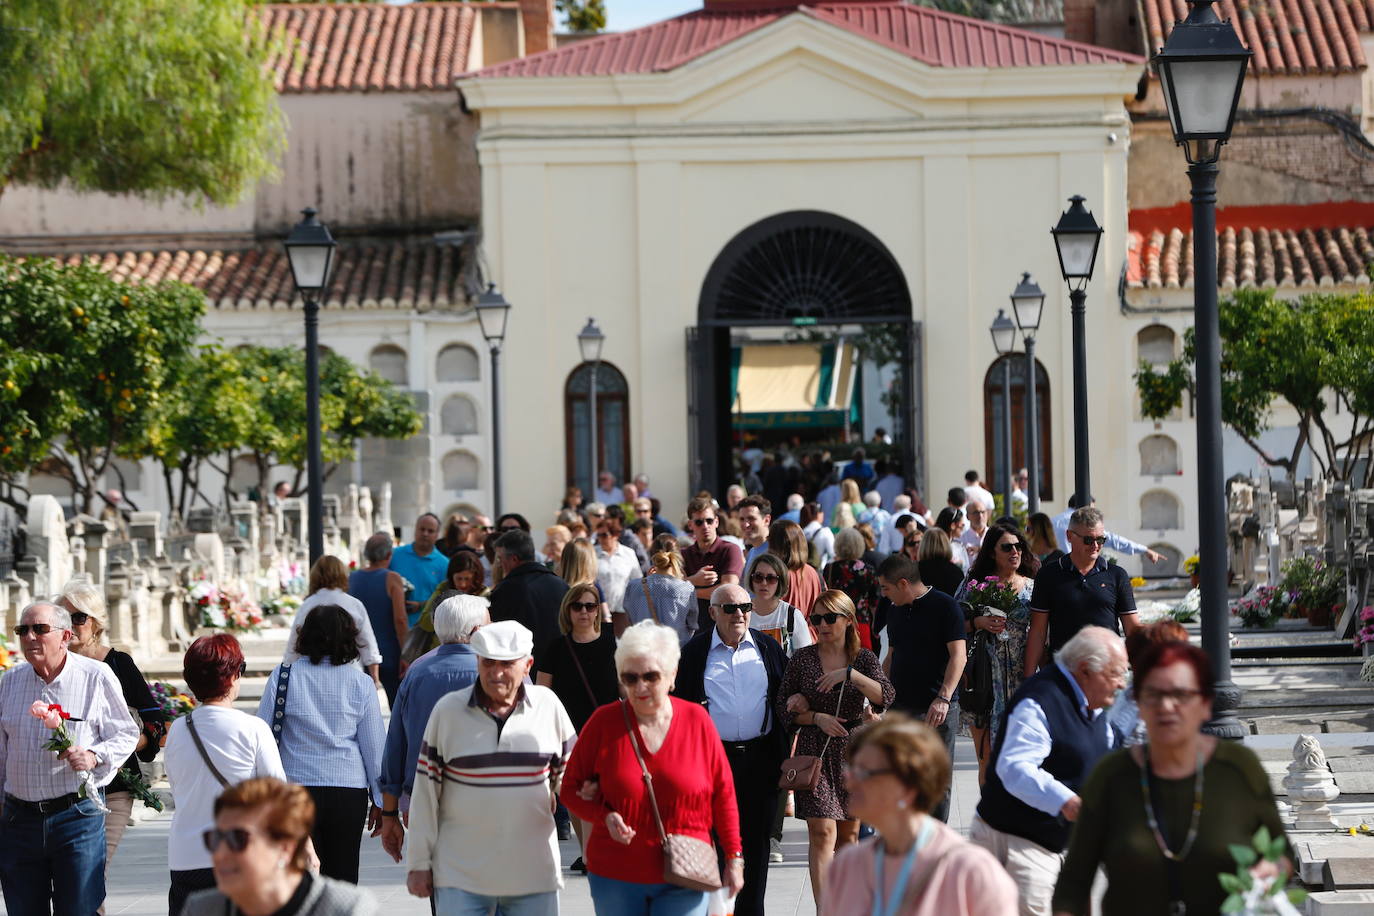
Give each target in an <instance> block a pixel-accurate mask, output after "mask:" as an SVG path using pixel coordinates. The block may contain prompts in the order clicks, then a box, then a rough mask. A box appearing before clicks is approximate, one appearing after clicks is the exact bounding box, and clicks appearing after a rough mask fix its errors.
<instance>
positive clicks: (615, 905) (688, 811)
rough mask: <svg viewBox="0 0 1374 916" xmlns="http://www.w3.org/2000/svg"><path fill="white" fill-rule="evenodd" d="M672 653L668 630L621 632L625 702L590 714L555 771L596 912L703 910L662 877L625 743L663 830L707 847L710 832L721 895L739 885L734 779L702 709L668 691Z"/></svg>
mask: <svg viewBox="0 0 1374 916" xmlns="http://www.w3.org/2000/svg"><path fill="white" fill-rule="evenodd" d="M678 656H679V651H678V639H677V633H676V632H675V631H674V630H673V629H672V628H670V627H665V626H660V625H659V624H656V623H654V622H653V621H652V620H643V621H640V622H639V623H637V624H635V625H634V626H632V627H630V628H629V629H627V630H626V631H625V633H624V635H623V636H621V638H620V644H619V645H618V646H617V647H616V650H615V666H616V671H617V673H618V674H619V676H620V683H621V684H622V685H623V687H624V691H625V696H626V697H627V699H628V701H629V702H628V704H625V703H622V702H616V703H609V704H607V705H605V706H602V707H600V708H599V709H597V710H596V712H594V713H592V717H591V718H590V719H588V720H587V724H586V726H585V727H584V728H583V729H582V733H581V734H580V735H578V738H577V744H576V745H574V746H573V752H572V757H571V759H569V761H568V766H567V769H566V770H565V771H564V773H563V791H562V795H561V797H562V800H563V804H565V805H567V807H568V810H570V811H572V812H573V813H574V814H576V815H577V816H578V817H580V818H582V819H583V820H584V821H588V822H589V823H591V825H592V831H591V836H590V837H589V838H588V839H587V849H586V856H585V858H586V864H587V872H588V875H587V880H588V882H589V883H590V884H591V891H592V902H593V903H594V904H595V906H596V912H597V914H598V916H705V914H706V908H707V899H706V894H705V893H704V892H702V891H694V890H690V889H688V888H685V887H678V886H676V885H673V884H668V883H666V882H664V880H663V843H662V841H661V840H660V839H659V836H658V828H657V826H655V824H654V814H653V809H652V808H651V806H650V803H649V793H648V790H647V789H646V788H645V786H644V777H643V775H642V773H641V771H640V768H639V761H638V759H637V758H636V757H635V749H634V747H632V746H631V744H630V742H631V740H634V741H636V742H638V745H639V751H640V753H641V754H642V755H643V756H644V764H645V766H646V767H648V769H649V775H650V776H651V777H652V778H653V783H654V795H655V797H656V798H657V799H658V809H659V813H660V815H661V816H662V818H663V828H664V830H665V831H667V832H668V833H676V834H682V835H685V836H691V837H695V838H697V839H700V840H705V841H706V842H708V843H709V842H711V831H712V830H714V831H715V832H716V835H717V836H719V837H720V841H721V844H722V845H723V846H724V852H725V861H726V865H725V874H724V876H723V877H724V882H725V888H726V891H727V893H729V894H730V895H731V896H733V895H735V894H737V893H739V889H740V887H741V886H743V884H744V859H743V858H742V851H741V846H740V834H739V812H738V809H737V808H736V807H735V785H734V781H733V780H732V779H731V777H730V764H729V761H727V760H726V758H725V749H724V748H723V747H722V746H721V743H720V735H719V734H718V733H717V732H716V727H715V725H714V724H713V723H712V722H711V717H710V715H709V714H707V712H706V710H704V709H702V708H701V707H700V706H698V705H696V704H695V703H687V702H684V701H682V700H679V699H677V698H676V697H671V696H669V695H668V694H669V691H670V690H672V687H673V681H674V679H675V678H676V677H677V663H678ZM626 712H628V713H629V720H630V723H631V725H633V727H634V735H633V738H632V736H631V734H630V731H629V728H628V727H627V726H626V721H625V719H626V717H625V713H626ZM587 782H592V783H596V784H597V785H598V787H599V789H598V792H597V794H596V796H595V798H594V799H592V800H588V799H586V798H584V797H583V795H582V794H581V793H580V792H579V789H580V788H581V787H582V785H583V784H584V783H587Z"/></svg>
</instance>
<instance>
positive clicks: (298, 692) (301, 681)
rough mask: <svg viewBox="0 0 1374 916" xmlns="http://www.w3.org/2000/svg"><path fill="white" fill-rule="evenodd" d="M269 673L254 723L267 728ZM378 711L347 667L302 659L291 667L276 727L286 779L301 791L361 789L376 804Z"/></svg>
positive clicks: (368, 684) (371, 692)
mask: <svg viewBox="0 0 1374 916" xmlns="http://www.w3.org/2000/svg"><path fill="white" fill-rule="evenodd" d="M280 673H281V665H278V666H277V667H276V668H274V669H272V673H271V675H269V676H268V678H267V685H266V686H265V687H264V688H263V690H262V700H261V701H259V703H258V718H259V719H262V720H263V721H264V722H266V723H267V724H268V725H271V724H272V711H273V708H274V707H275V705H276V700H277V677H278V675H279V674H280ZM385 737H386V736H385V732H384V730H383V729H382V708H381V706H379V705H378V703H377V688H376V687H375V686H374V685H373V683H372V678H370V677H368V676H367V675H366V674H364V673H363V672H362V671H360V670H358V669H357V668H355V667H354V666H352V665H333V664H330V662H329V659H322V660H321V661H320V663H319V664H318V665H316V664H312V663H311V661H310V659H308V658H302V659H301V660H300V661H298V662H295V663H294V664H292V666H291V683H290V685H289V687H288V688H287V691H286V718H285V719H284V720H283V722H282V732H281V742H280V750H281V763H282V769H283V770H285V771H286V778H287V779H288V780H290V781H291V782H294V783H296V784H297V785H302V786H335V787H338V788H341V789H367V794H368V795H370V796H372V799H373V802H374V803H375V804H377V805H381V803H382V796H381V792H380V785H379V782H378V779H379V776H380V775H381V768H382V745H383V742H384V740H385Z"/></svg>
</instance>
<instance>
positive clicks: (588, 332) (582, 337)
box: [577, 316, 606, 502]
mask: <svg viewBox="0 0 1374 916" xmlns="http://www.w3.org/2000/svg"><path fill="white" fill-rule="evenodd" d="M605 342H606V335H605V334H602V333H601V329H600V328H598V327H597V326H596V321H595V320H594V319H593V318H591V317H590V316H589V317H588V318H587V326H586V327H584V328H583V329H582V330H581V331H578V332H577V348H578V350H579V351H581V353H582V362H584V363H590V364H591V367H592V369H591V378H590V379H589V380H588V381H590V382H591V384H590V385H589V386H588V387H587V407H588V430H587V437H588V438H589V439H590V440H591V443H592V466H591V469H590V473H591V475H592V477H591V486H590V487H589V488H588V490H587V496H588V497H590V498H589V499H588V500H587V502H591V501H592V500H593V499H595V498H596V478H597V474H598V473H599V471H600V469H599V468H598V467H597V466H596V459H597V454H596V452H597V441H596V440H597V429H596V370H597V368H598V367H600V365H601V346H602V344H604V343H605Z"/></svg>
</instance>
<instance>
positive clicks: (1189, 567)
mask: <svg viewBox="0 0 1374 916" xmlns="http://www.w3.org/2000/svg"><path fill="white" fill-rule="evenodd" d="M1201 567H1202V557H1200V556H1198V555H1197V554H1193V555H1192V556H1191V557H1189V558H1188V559H1186V560H1184V561H1183V571H1184V572H1186V573H1187V574H1188V578H1189V579H1190V580H1192V583H1193V588H1197V586H1198V570H1199V569H1200V568H1201Z"/></svg>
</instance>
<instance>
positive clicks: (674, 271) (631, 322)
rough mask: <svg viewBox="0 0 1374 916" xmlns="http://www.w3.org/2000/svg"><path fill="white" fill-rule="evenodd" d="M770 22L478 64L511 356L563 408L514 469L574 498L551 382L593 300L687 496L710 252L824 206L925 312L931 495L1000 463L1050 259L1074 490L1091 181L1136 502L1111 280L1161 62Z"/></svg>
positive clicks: (1114, 456) (1102, 301)
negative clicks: (1058, 227)
mask: <svg viewBox="0 0 1374 916" xmlns="http://www.w3.org/2000/svg"><path fill="white" fill-rule="evenodd" d="M761 31H762V32H764V33H766V34H763V35H759V34H758V33H756V34H755V35H754V36H751V38H749V39H745V40H742V41H740V42H736V43H735V45H732V46H729V47H728V48H727V49H725V50H724V51H721V52H716V53H715V54H712V55H709V56H708V57H707V58H705V59H703V60H701V61H698V62H696V63H695V64H693V65H690V66H689V67H687V68H683V70H684V71H688V72H682V71H675V72H673V73H668V74H659V75H654V76H650V77H626V78H619V79H614V78H613V79H607V80H589V79H582V80H501V81H496V80H492V81H481V80H478V81H472V82H467V83H464V84H462V85H461V87H460V88H461V89H462V90H463V92H464V93H465V95H466V97H467V100H468V104H469V105H470V106H471V107H472V108H473V109H474V110H478V111H479V112H480V115H481V118H482V124H483V132H482V135H481V139H480V141H479V150H480V155H481V162H482V169H483V198H484V201H483V202H484V216H483V220H484V226H485V230H486V233H487V235H486V254H487V258H488V260H489V262H490V264H491V266H492V269H493V272H494V275H495V277H496V278H497V279H498V281H499V282H501V283H502V286H503V289H504V291H505V293H506V296H507V298H508V299H510V301H511V302H512V303H514V306H515V309H514V310H513V311H512V315H511V330H510V332H509V334H508V336H507V347H506V353H507V355H508V362H507V365H508V367H509V369H508V371H509V372H510V373H518V377H519V379H520V380H521V382H522V384H511V385H509V386H508V387H507V389H506V390H507V395H506V398H505V404H504V410H505V411H506V415H509V416H514V417H524V416H544V417H546V418H547V419H546V420H545V423H544V424H542V425H541V427H540V428H534V429H528V430H515V429H512V431H511V433H510V435H509V437H508V438H507V440H506V441H507V447H506V453H507V454H508V455H510V459H509V470H508V479H509V480H512V481H517V480H518V481H521V482H522V485H523V487H524V490H523V494H524V495H523V500H524V503H525V505H526V506H527V508H529V509H530V511H531V512H534V513H536V514H537V513H538V512H539V511H540V510H541V509H543V508H545V507H550V506H555V505H557V500H558V498H559V495H560V492H561V488H562V485H563V480H564V473H565V468H564V466H563V465H564V463H563V460H562V454H561V442H562V426H561V410H558V412H557V413H556V414H550V413H549V407H550V404H551V401H550V396H551V395H554V394H557V393H559V392H561V389H562V384H563V382H564V380H565V379H566V377H567V374H568V373H569V372H571V371H572V369H573V368H574V367H575V366H576V364H577V360H578V355H577V348H576V342H575V335H576V334H577V331H578V330H579V329H580V328H581V326H582V324H583V322H585V320H586V318H587V316H588V315H592V316H595V317H596V319H597V321H598V323H599V325H600V326H601V328H602V329H603V331H604V332H605V333H606V338H607V339H606V349H605V354H604V355H605V358H606V359H608V360H610V361H611V362H614V363H615V364H616V365H617V366H618V367H619V368H620V369H621V370H622V371H623V372H624V373H625V375H626V377H627V378H628V380H629V382H630V389H631V411H632V414H631V415H632V422H633V428H632V437H633V439H632V442H633V444H632V455H633V464H634V466H635V469H636V470H643V471H646V472H647V473H648V474H649V475H650V477H651V478H652V480H653V485H654V491H655V493H656V494H657V495H659V496H660V497H661V498H662V499H663V500H664V505H665V508H666V509H667V511H669V512H670V513H673V514H676V513H678V512H680V511H681V510H682V508H683V506H684V504H685V497H686V495H687V494H686V489H687V486H688V472H689V457H690V456H689V455H688V431H687V397H686V393H685V385H686V364H685V347H684V329H685V328H687V327H688V326H691V325H694V324H695V323H696V318H697V306H698V297H699V295H700V291H701V285H702V282H703V280H704V278H705V275H706V272H707V270H708V269H709V267H710V265H711V263H712V261H713V260H714V259H715V258H716V257H717V255H719V254H720V252H721V250H722V249H723V248H724V246H725V245H726V244H727V243H728V242H729V241H730V239H731V238H732V237H733V236H734V235H735V234H736V233H738V232H740V231H741V230H743V229H745V228H747V227H748V226H750V225H751V224H753V223H755V222H757V221H759V220H761V219H764V218H766V217H768V216H771V215H774V214H777V213H780V212H784V211H790V210H803V209H814V210H823V211H827V212H831V213H835V214H837V215H839V216H842V217H845V218H847V219H850V220H852V221H854V222H856V223H858V224H860V225H862V226H864V227H865V228H866V229H868V230H869V231H870V232H872V233H873V234H874V235H876V236H877V237H878V238H879V239H880V240H881V241H882V242H883V243H884V244H885V245H886V246H887V247H888V248H889V249H890V250H891V251H892V253H893V255H894V256H895V258H896V259H897V261H898V263H899V265H900V266H901V268H902V270H903V271H904V272H905V274H906V278H907V282H908V285H909V287H910V290H911V294H912V299H913V309H914V316H915V317H916V319H918V320H919V321H921V322H922V323H923V325H924V327H925V341H926V352H925V378H924V386H925V390H926V400H925V404H924V408H925V413H924V417H925V428H924V432H925V439H926V456H927V482H926V483H927V485H928V488H929V492H930V493H931V494H932V498H934V495H935V494H938V493H940V492H942V491H943V490H944V489H945V488H947V487H949V486H951V485H952V484H953V483H955V482H957V481H959V480H961V478H962V473H963V471H964V470H965V469H966V468H967V467H970V466H977V465H979V464H981V463H982V456H983V433H982V430H983V418H982V395H981V380H982V378H983V374H984V372H985V371H986V368H987V365H988V364H989V363H990V362H991V361H992V359H993V358H994V354H993V351H992V346H991V341H990V339H989V336H988V333H987V327H988V324H989V323H990V322H991V320H992V318H993V316H994V314H995V311H996V309H997V308H998V307H1000V306H1005V305H1006V304H1007V295H1008V293H1009V292H1010V291H1011V289H1012V287H1013V286H1014V285H1015V283H1016V281H1017V280H1018V279H1019V276H1020V272H1021V271H1022V270H1030V271H1031V272H1032V273H1033V274H1034V275H1035V276H1036V278H1037V279H1039V280H1040V282H1041V284H1042V286H1044V288H1045V290H1046V293H1047V294H1048V298H1047V301H1046V318H1045V322H1044V324H1043V327H1042V331H1041V333H1040V338H1039V347H1038V350H1039V355H1040V358H1041V360H1042V361H1043V362H1044V364H1045V366H1046V368H1047V370H1048V371H1049V374H1050V377H1051V380H1052V384H1053V396H1054V406H1053V429H1054V437H1055V447H1054V453H1055V495H1056V502H1055V503H1054V504H1052V506H1053V505H1062V501H1063V499H1064V498H1065V497H1066V496H1067V490H1068V487H1069V485H1070V481H1071V480H1072V466H1071V461H1070V456H1071V455H1072V434H1071V431H1070V429H1069V425H1068V422H1067V417H1068V416H1069V415H1070V409H1071V400H1070V397H1071V389H1070V384H1069V381H1068V379H1069V373H1070V362H1069V360H1070V357H1071V354H1070V349H1069V324H1068V297H1067V293H1066V291H1064V290H1063V289H1062V288H1061V284H1060V283H1059V281H1058V270H1057V262H1056V259H1055V254H1054V248H1053V245H1052V242H1051V239H1050V235H1049V231H1048V230H1049V227H1050V226H1051V225H1053V223H1054V222H1055V220H1056V219H1057V217H1058V214H1059V212H1060V211H1061V210H1062V209H1063V207H1064V206H1065V205H1066V203H1065V202H1066V199H1067V197H1068V196H1069V195H1070V194H1073V193H1081V194H1084V195H1085V196H1086V197H1087V198H1088V200H1089V205H1090V206H1091V207H1092V209H1093V210H1094V211H1095V212H1096V214H1097V216H1098V219H1099V220H1100V221H1102V222H1103V223H1104V224H1105V225H1106V227H1107V229H1108V232H1107V236H1106V240H1105V242H1104V243H1103V251H1102V253H1101V255H1100V257H1099V277H1100V279H1099V281H1098V283H1097V284H1095V285H1094V287H1093V288H1092V289H1091V290H1090V298H1089V308H1090V313H1091V314H1090V319H1089V323H1088V329H1089V337H1090V344H1089V346H1090V353H1092V354H1093V355H1094V357H1095V358H1094V359H1092V360H1091V361H1092V362H1093V363H1094V365H1092V366H1090V372H1091V373H1092V378H1093V392H1094V396H1093V399H1092V404H1091V421H1092V425H1093V458H1094V461H1095V466H1096V467H1097V468H1098V469H1099V476H1098V477H1097V480H1098V481H1100V483H1096V484H1095V487H1094V488H1095V490H1096V491H1097V495H1098V497H1099V502H1100V503H1101V504H1102V505H1103V506H1104V507H1105V508H1106V510H1107V512H1108V515H1109V518H1111V519H1112V520H1113V521H1115V518H1116V515H1117V513H1116V512H1115V511H1114V508H1113V507H1114V506H1116V505H1121V504H1123V503H1124V499H1125V495H1126V488H1125V485H1124V483H1123V482H1122V481H1121V477H1120V475H1119V474H1118V475H1116V476H1115V478H1113V476H1112V473H1111V472H1112V468H1113V465H1114V464H1117V463H1119V462H1120V461H1121V460H1122V456H1123V455H1124V454H1125V450H1126V446H1127V442H1126V433H1127V426H1128V418H1127V417H1126V416H1124V415H1123V413H1122V409H1121V406H1120V405H1122V404H1125V403H1129V396H1130V392H1129V388H1128V385H1129V377H1128V376H1126V377H1123V376H1122V373H1121V372H1120V371H1119V368H1120V366H1119V364H1116V359H1115V357H1114V356H1111V355H1110V354H1112V353H1114V352H1115V351H1114V347H1113V341H1115V340H1117V339H1119V337H1120V336H1121V335H1122V334H1124V333H1125V332H1124V330H1123V327H1122V324H1123V323H1122V321H1121V319H1120V318H1119V317H1118V314H1117V311H1116V308H1115V302H1114V293H1113V292H1112V291H1113V290H1114V287H1115V278H1116V273H1117V271H1118V270H1119V267H1120V264H1121V263H1122V260H1123V258H1124V237H1125V219H1126V213H1125V164H1126V142H1125V140H1126V137H1127V132H1128V129H1129V125H1128V123H1127V121H1126V118H1125V112H1124V109H1123V108H1122V102H1121V100H1122V98H1124V97H1125V96H1126V95H1127V94H1128V93H1129V91H1130V90H1131V88H1132V87H1133V85H1134V80H1135V78H1136V77H1137V76H1138V74H1137V73H1135V72H1133V68H1130V67H1124V66H1122V67H1109V68H1108V67H1104V68H1073V69H1070V68H1064V69H1051V68H1045V69H1041V70H1038V71H1015V72H992V71H957V70H944V71H940V70H933V69H931V68H928V67H924V66H923V65H921V64H917V63H914V62H912V61H910V60H909V59H907V58H905V57H902V56H900V55H897V54H895V53H891V52H887V51H885V50H884V49H882V48H879V47H877V46H876V45H873V44H871V43H868V42H865V41H863V40H862V39H859V38H857V37H855V36H852V35H850V34H849V33H847V32H843V31H842V30H838V29H833V28H830V27H827V26H823V25H820V24H818V23H816V22H814V21H812V20H810V19H809V18H807V17H805V16H793V17H789V18H788V19H787V20H784V21H783V23H781V24H780V25H779V26H772V27H769V28H768V29H765V30H761ZM1090 71H1091V72H1090ZM1086 87H1091V88H1086ZM617 100H618V101H617ZM1109 133H1115V134H1116V137H1117V139H1116V141H1115V142H1114V143H1113V142H1109V140H1108V134H1109ZM508 378H510V376H509V375H508ZM553 403H556V402H553ZM555 417H557V419H555ZM551 447H557V449H558V452H557V454H555V455H551V454H550V451H551ZM512 499H513V498H512ZM512 499H508V501H512ZM936 501H937V502H938V500H936ZM1121 515H1122V521H1123V522H1124V521H1125V512H1122V513H1121Z"/></svg>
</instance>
